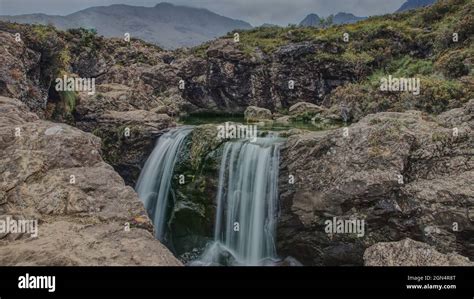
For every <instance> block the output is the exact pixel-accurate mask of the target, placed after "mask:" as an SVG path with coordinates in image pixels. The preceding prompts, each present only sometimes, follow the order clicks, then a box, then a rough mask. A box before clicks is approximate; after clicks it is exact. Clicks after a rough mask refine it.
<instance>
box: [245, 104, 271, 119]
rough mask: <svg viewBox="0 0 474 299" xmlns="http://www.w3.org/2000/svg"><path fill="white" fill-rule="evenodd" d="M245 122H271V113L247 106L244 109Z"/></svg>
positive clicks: (263, 109)
mask: <svg viewBox="0 0 474 299" xmlns="http://www.w3.org/2000/svg"><path fill="white" fill-rule="evenodd" d="M244 116H245V120H246V121H248V122H257V121H261V120H271V119H272V112H271V111H270V110H268V109H265V108H260V107H255V106H249V107H247V109H245V113H244Z"/></svg>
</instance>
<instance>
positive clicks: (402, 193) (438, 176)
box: [277, 101, 474, 265]
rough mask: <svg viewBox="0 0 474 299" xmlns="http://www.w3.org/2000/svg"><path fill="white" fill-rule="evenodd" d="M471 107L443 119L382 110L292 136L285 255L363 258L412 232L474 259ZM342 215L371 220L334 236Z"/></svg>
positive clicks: (281, 236)
mask: <svg viewBox="0 0 474 299" xmlns="http://www.w3.org/2000/svg"><path fill="white" fill-rule="evenodd" d="M471 105H472V101H471V102H470V103H468V104H467V105H466V106H465V107H464V108H463V109H459V110H456V111H453V112H450V113H449V114H446V115H443V116H440V119H434V118H430V117H428V116H427V115H424V114H423V113H421V112H416V111H410V112H406V113H378V114H372V115H369V116H367V117H365V118H363V119H362V120H361V121H359V122H358V123H355V124H353V125H351V126H349V127H347V128H340V129H337V130H332V131H324V132H312V133H305V134H298V135H293V136H290V137H289V138H288V141H287V142H286V145H285V146H284V148H283V149H282V153H281V169H280V171H281V172H280V174H281V175H280V177H281V179H280V194H281V195H280V202H281V207H282V212H281V217H280V220H279V228H278V238H277V239H278V250H279V252H280V253H281V254H282V255H284V256H286V255H290V256H294V257H295V258H297V259H298V260H299V261H301V262H302V263H303V264H305V265H362V264H363V259H362V257H363V253H364V251H365V249H366V248H368V247H370V246H372V245H373V244H375V243H378V242H389V241H399V240H401V239H404V238H407V237H409V238H411V239H414V240H418V241H422V242H425V243H427V244H429V245H431V246H434V248H436V249H437V250H438V251H440V252H442V253H448V252H452V251H457V252H458V253H460V254H461V255H464V256H467V257H468V258H471V259H472V258H474V251H473V248H472V245H471V244H472V239H471V237H470V236H471V235H472V233H473V231H474V225H473V222H472V220H473V213H472V210H473V208H472V207H473V206H474V188H473V186H472V183H471V182H472V181H473V180H474V160H473V147H472V145H473V144H474V136H473V135H474V134H473V131H472V125H473V122H472V118H471V117H469V116H468V114H469V113H468V110H469V109H471V108H470V107H471ZM454 114H457V115H463V117H459V118H454V117H452V115H454ZM450 115H451V116H450ZM456 120H457V121H456ZM333 217H338V218H339V219H358V220H364V221H365V234H364V236H362V237H358V236H354V234H338V233H335V234H330V233H326V231H325V228H326V221H327V220H331V219H333Z"/></svg>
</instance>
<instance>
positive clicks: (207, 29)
mask: <svg viewBox="0 0 474 299" xmlns="http://www.w3.org/2000/svg"><path fill="white" fill-rule="evenodd" d="M0 20H7V21H12V22H17V23H24V24H43V25H47V24H52V25H54V26H56V27H57V28H59V29H70V28H78V27H83V28H88V29H90V28H94V29H95V30H96V31H97V32H98V33H99V34H101V35H104V36H105V37H122V36H124V34H125V33H130V35H131V37H132V38H133V37H135V38H140V39H143V40H145V41H147V42H151V43H154V44H157V45H159V46H161V47H163V48H165V49H174V48H179V47H192V46H196V45H199V44H201V43H203V42H206V41H209V40H212V39H214V38H217V37H220V36H222V35H224V34H226V33H228V32H230V31H232V30H235V29H250V28H252V26H251V25H250V24H249V23H247V22H244V21H240V20H235V19H231V18H227V17H224V16H221V15H218V14H216V13H213V12H211V11H209V10H207V9H200V8H193V7H187V6H178V5H173V4H170V3H159V4H157V5H156V6H154V7H140V6H130V5H122V4H119V5H111V6H98V7H91V8H87V9H84V10H81V11H78V12H75V13H73V14H69V15H66V16H54V15H46V14H27V15H18V16H0Z"/></svg>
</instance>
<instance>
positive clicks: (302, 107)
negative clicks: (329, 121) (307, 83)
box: [289, 102, 325, 116]
mask: <svg viewBox="0 0 474 299" xmlns="http://www.w3.org/2000/svg"><path fill="white" fill-rule="evenodd" d="M324 110H325V109H324V108H323V107H321V106H318V105H315V104H312V103H306V102H300V103H296V104H294V105H293V106H291V107H290V109H289V112H290V115H293V116H295V115H301V114H304V113H309V114H318V113H321V112H323V111H324Z"/></svg>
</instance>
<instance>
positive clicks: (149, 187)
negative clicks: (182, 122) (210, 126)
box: [135, 126, 193, 243]
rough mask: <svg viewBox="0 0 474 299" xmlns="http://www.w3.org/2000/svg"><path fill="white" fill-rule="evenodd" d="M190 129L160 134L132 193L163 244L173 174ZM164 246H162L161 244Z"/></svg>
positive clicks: (179, 129)
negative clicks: (135, 192)
mask: <svg viewBox="0 0 474 299" xmlns="http://www.w3.org/2000/svg"><path fill="white" fill-rule="evenodd" d="M192 130H193V128H192V127H188V126H186V127H179V128H176V129H172V130H170V131H169V132H167V133H165V134H163V136H161V137H160V138H159V139H158V142H157V143H156V146H155V148H154V149H153V152H152V153H151V155H150V157H149V158H148V160H147V161H146V163H145V166H144V168H143V170H142V172H141V173H140V177H139V178H138V181H137V186H136V188H135V189H136V191H137V193H138V196H139V197H140V199H141V200H142V201H143V203H144V205H145V209H146V210H147V212H148V215H149V216H150V218H151V219H152V221H153V224H154V225H155V237H156V238H157V239H158V240H160V241H166V240H165V235H166V222H167V218H168V215H167V211H168V210H169V208H168V207H169V201H168V200H169V195H170V189H171V180H172V178H173V170H174V167H175V164H176V162H177V159H178V154H179V153H180V151H181V148H182V146H183V144H184V141H185V139H186V137H187V136H188V135H189V133H191V132H192ZM165 243H166V242H165Z"/></svg>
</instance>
